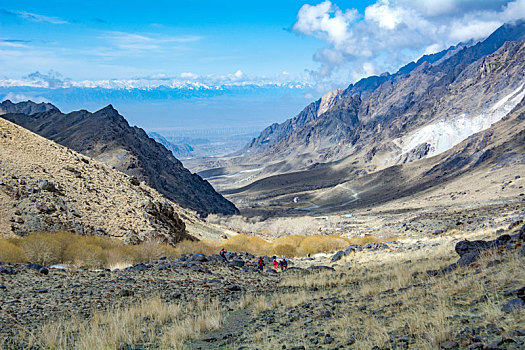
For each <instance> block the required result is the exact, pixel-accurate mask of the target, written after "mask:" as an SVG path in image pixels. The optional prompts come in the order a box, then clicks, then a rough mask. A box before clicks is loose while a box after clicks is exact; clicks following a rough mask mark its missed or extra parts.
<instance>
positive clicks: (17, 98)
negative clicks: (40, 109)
mask: <svg viewBox="0 0 525 350" xmlns="http://www.w3.org/2000/svg"><path fill="white" fill-rule="evenodd" d="M5 100H10V101H11V102H13V103H17V102H22V101H29V100H30V101H33V102H36V103H40V102H47V103H50V102H51V101H49V100H48V99H47V98H45V97H42V96H29V95H25V94H16V93H12V92H10V93H8V94H7V95H5V96H4V98H3V99H2V101H5Z"/></svg>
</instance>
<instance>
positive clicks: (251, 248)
mask: <svg viewBox="0 0 525 350" xmlns="http://www.w3.org/2000/svg"><path fill="white" fill-rule="evenodd" d="M221 246H222V247H224V248H225V249H226V250H228V251H231V252H241V251H245V252H249V253H251V254H254V255H264V254H269V253H270V252H271V243H269V242H267V241H265V240H264V239H262V238H259V237H250V236H246V235H244V234H238V235H235V236H233V237H232V238H230V239H228V240H225V241H223V243H222V244H221Z"/></svg>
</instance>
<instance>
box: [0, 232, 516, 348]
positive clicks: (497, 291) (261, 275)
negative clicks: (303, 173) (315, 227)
mask: <svg viewBox="0 0 525 350" xmlns="http://www.w3.org/2000/svg"><path fill="white" fill-rule="evenodd" d="M470 237H471V238H472V239H471V240H470V241H465V240H461V239H458V237H445V236H443V237H436V238H432V239H428V240H424V241H420V242H419V243H418V244H417V245H414V243H413V242H410V241H398V242H395V243H387V244H370V245H367V246H364V247H360V248H356V247H349V249H347V250H345V251H342V252H343V254H342V256H341V254H327V255H319V256H315V257H312V258H310V259H306V258H301V259H292V261H291V262H290V267H289V268H288V269H287V270H285V271H284V272H279V273H276V272H275V271H273V270H272V269H269V268H268V266H269V265H270V264H269V261H268V260H267V266H266V268H265V270H264V271H263V272H260V271H258V270H257V268H256V260H257V257H255V256H253V255H250V254H247V253H229V254H228V262H225V261H224V260H223V259H222V258H221V257H219V256H217V255H213V256H205V255H202V254H194V255H185V256H182V257H181V258H178V259H167V258H162V259H160V260H157V261H153V262H151V263H149V264H138V265H135V266H130V267H127V268H123V269H120V270H114V271H110V270H101V271H84V270H80V269H77V270H75V269H70V268H67V267H66V266H54V267H42V266H39V265H13V264H2V266H1V268H0V301H1V310H0V334H1V337H2V340H3V348H9V349H10V348H27V347H30V345H31V346H33V347H34V348H39V347H38V346H36V347H35V346H34V345H33V344H34V343H31V342H30V341H29V339H35V338H38V336H39V335H42V333H41V332H48V331H49V329H50V328H42V325H43V324H46V323H47V324H49V323H50V324H53V322H56V320H59V319H62V320H64V319H66V320H67V319H69V318H71V317H76V318H77V319H89V318H90V317H92V316H93V314H94V313H95V312H96V311H100V310H112V308H114V307H115V306H118V307H120V308H127V307H130V306H132V305H135V304H137V303H139V302H140V301H143V300H147V299H151V298H153V297H159V298H160V299H161V300H162V301H163V302H164V303H166V304H167V305H174V304H176V305H181V306H182V307H186V306H187V307H189V305H194V304H195V303H196V302H197V301H199V300H209V301H211V300H215V301H216V302H218V305H219V307H220V309H221V310H222V311H221V325H220V326H218V327H215V328H216V329H210V330H207V329H202V330H201V332H200V333H198V334H196V335H194V336H193V337H191V339H188V340H186V341H185V343H184V346H183V348H193V349H213V348H231V349H296V350H299V349H343V348H344V349H407V348H413V349H416V348H417V349H422V348H442V349H522V348H523V347H524V346H525V315H524V312H525V291H524V290H525V273H524V272H523V266H525V246H524V241H525V226H522V227H521V228H518V229H516V228H514V229H509V230H507V232H504V234H503V235H501V234H500V235H497V234H495V233H492V234H491V233H489V234H487V233H485V234H484V235H483V237H484V238H486V239H478V240H474V238H477V236H470ZM488 238H490V239H488ZM454 242H457V243H454ZM414 247H417V248H414ZM454 247H455V251H454ZM185 305H186V306H185ZM195 317H197V316H195ZM147 318H148V317H147ZM147 318H146V319H144V320H142V321H141V322H142V324H143V326H144V327H145V329H148V328H149V327H150V324H151V327H153V324H155V322H153V321H152V320H151V319H149V320H148V319H147ZM166 322H168V321H166ZM157 327H158V325H157ZM159 329H162V328H159ZM159 332H162V330H161V331H159ZM159 336H160V335H159ZM119 344H120V345H119V347H116V348H120V349H136V350H138V349H152V348H170V347H167V346H165V345H163V343H161V342H160V341H159V342H156V341H154V340H151V339H149V340H148V341H147V342H146V341H134V342H132V343H129V342H121V343H119ZM40 348H42V347H40ZM44 348H46V347H44ZM110 348H113V347H111V346H110Z"/></svg>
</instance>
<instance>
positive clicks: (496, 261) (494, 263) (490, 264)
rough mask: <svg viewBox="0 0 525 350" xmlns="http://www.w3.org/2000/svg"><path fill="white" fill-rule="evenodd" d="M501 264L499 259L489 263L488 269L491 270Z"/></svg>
mask: <svg viewBox="0 0 525 350" xmlns="http://www.w3.org/2000/svg"><path fill="white" fill-rule="evenodd" d="M499 264H501V260H498V259H496V260H492V261H491V262H489V263H488V264H487V269H489V268H491V267H493V266H496V265H499Z"/></svg>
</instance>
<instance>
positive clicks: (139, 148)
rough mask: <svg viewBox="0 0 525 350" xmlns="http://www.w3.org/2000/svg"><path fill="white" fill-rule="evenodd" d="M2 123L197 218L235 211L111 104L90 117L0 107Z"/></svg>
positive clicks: (28, 105) (25, 106) (45, 107)
mask: <svg viewBox="0 0 525 350" xmlns="http://www.w3.org/2000/svg"><path fill="white" fill-rule="evenodd" d="M0 108H1V110H2V111H3V113H5V114H3V115H1V117H2V118H4V119H6V120H9V121H11V122H13V123H16V124H18V125H20V126H22V127H24V128H26V129H28V130H31V131H33V132H35V133H37V134H39V135H41V136H43V137H45V138H48V139H50V140H53V141H55V142H57V143H59V144H61V145H64V146H66V147H68V148H71V149H73V150H75V151H77V152H80V153H82V154H84V155H86V156H88V157H91V158H93V159H97V160H99V161H101V162H103V163H105V164H107V165H109V166H111V167H113V168H115V169H117V170H119V171H122V172H123V173H125V174H128V175H130V176H133V177H135V178H136V179H137V181H145V182H146V183H147V184H148V185H149V186H151V187H153V188H155V189H156V190H158V191H159V192H160V193H161V194H163V195H164V196H166V198H168V199H171V200H173V201H174V202H176V203H178V204H180V205H181V206H183V207H185V208H189V209H192V210H195V211H196V212H197V213H199V214H200V215H207V214H210V213H220V214H235V213H237V212H238V210H237V208H236V207H235V206H234V205H233V204H232V203H231V202H229V201H228V200H226V199H225V198H224V197H222V196H221V195H220V194H218V193H217V192H216V191H215V190H214V189H213V187H212V186H211V185H210V184H209V183H208V182H206V181H203V180H202V178H201V177H200V176H198V175H196V174H191V173H190V172H189V171H188V170H187V169H186V168H184V167H183V165H182V163H181V162H180V161H179V160H178V159H176V158H175V157H174V156H173V155H172V153H171V152H170V151H168V150H167V149H166V147H164V146H163V145H161V144H160V143H158V142H156V141H155V140H153V139H152V138H150V137H148V136H147V135H146V133H145V132H144V130H142V129H140V128H138V127H131V126H130V125H129V124H128V123H127V121H126V120H125V119H124V117H122V116H121V115H120V114H119V113H118V112H117V111H116V110H115V109H114V108H113V107H112V106H111V105H109V106H107V107H105V108H103V109H101V110H99V111H97V112H94V113H90V112H88V111H86V110H80V111H76V112H72V113H68V114H64V113H62V112H60V111H59V110H58V108H56V107H54V106H52V105H50V104H35V103H33V102H30V101H29V102H21V103H17V104H13V103H11V102H10V101H4V102H2V104H1V107H0Z"/></svg>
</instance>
